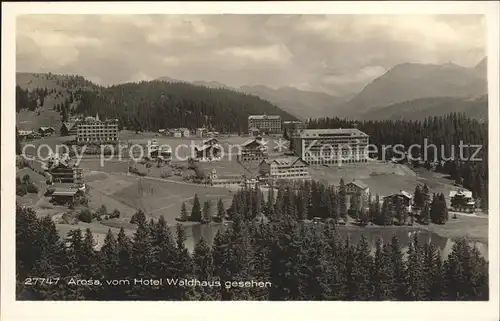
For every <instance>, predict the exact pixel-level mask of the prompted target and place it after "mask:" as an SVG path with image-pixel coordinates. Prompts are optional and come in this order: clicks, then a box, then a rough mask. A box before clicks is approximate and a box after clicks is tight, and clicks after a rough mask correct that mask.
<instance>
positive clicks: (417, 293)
mask: <svg viewBox="0 0 500 321" xmlns="http://www.w3.org/2000/svg"><path fill="white" fill-rule="evenodd" d="M422 263H423V258H422V249H421V248H420V245H419V243H418V239H417V236H415V237H414V238H413V239H410V243H409V244H408V259H407V262H406V271H405V277H406V278H405V287H406V300H410V301H420V300H423V299H424V298H425V287H426V284H425V279H424V277H425V275H424V272H423V266H422Z"/></svg>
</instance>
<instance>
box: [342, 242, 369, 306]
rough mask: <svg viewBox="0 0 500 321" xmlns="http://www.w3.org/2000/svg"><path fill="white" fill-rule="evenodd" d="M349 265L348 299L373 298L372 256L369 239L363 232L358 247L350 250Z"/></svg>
mask: <svg viewBox="0 0 500 321" xmlns="http://www.w3.org/2000/svg"><path fill="white" fill-rule="evenodd" d="M351 253H352V254H353V257H352V258H351V257H350V256H348V257H347V258H348V260H347V262H348V265H347V289H348V290H347V298H346V299H348V300H360V301H366V300H369V299H371V298H372V296H373V288H372V284H371V283H370V273H371V271H372V268H373V267H372V265H373V261H372V256H371V255H370V248H369V245H368V240H367V239H366V237H365V236H364V234H361V238H360V240H359V242H358V245H357V247H356V248H353V249H352V250H351V251H349V254H350V255H352V254H351Z"/></svg>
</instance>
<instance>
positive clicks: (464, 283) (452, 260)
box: [444, 238, 488, 300]
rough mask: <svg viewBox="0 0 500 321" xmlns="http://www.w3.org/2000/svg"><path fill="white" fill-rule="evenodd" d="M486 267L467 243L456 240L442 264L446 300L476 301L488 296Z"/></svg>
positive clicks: (464, 240) (463, 240) (482, 259)
mask: <svg viewBox="0 0 500 321" xmlns="http://www.w3.org/2000/svg"><path fill="white" fill-rule="evenodd" d="M487 271H488V267H487V263H486V261H485V260H484V258H481V257H480V256H479V255H478V254H477V253H476V252H475V251H474V250H473V249H472V248H471V246H470V245H469V244H468V243H467V240H466V239H465V238H462V239H459V240H456V242H455V244H453V247H452V251H451V253H450V254H449V255H448V258H447V260H446V261H445V264H444V274H445V275H444V287H445V289H446V294H447V299H448V300H478V299H484V298H487V296H488V294H487V293H488V277H487V275H488V272H487Z"/></svg>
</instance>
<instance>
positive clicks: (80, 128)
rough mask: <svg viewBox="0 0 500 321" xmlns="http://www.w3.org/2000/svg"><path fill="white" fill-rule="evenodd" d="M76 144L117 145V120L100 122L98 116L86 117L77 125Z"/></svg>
mask: <svg viewBox="0 0 500 321" xmlns="http://www.w3.org/2000/svg"><path fill="white" fill-rule="evenodd" d="M76 141H77V143H87V144H89V143H93V144H100V143H118V120H117V119H110V120H104V121H101V120H100V119H99V115H96V117H95V118H94V117H87V118H85V119H84V120H83V121H80V122H79V123H78V125H77V132H76Z"/></svg>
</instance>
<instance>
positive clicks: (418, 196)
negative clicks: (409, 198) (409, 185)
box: [413, 185, 425, 209]
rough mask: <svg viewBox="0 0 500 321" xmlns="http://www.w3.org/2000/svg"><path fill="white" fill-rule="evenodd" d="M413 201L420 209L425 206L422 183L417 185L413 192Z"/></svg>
mask: <svg viewBox="0 0 500 321" xmlns="http://www.w3.org/2000/svg"><path fill="white" fill-rule="evenodd" d="M413 202H414V205H415V207H417V208H418V209H422V208H423V207H424V203H425V201H424V195H423V194H422V190H421V189H420V185H417V186H416V187H415V192H414V193H413Z"/></svg>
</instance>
